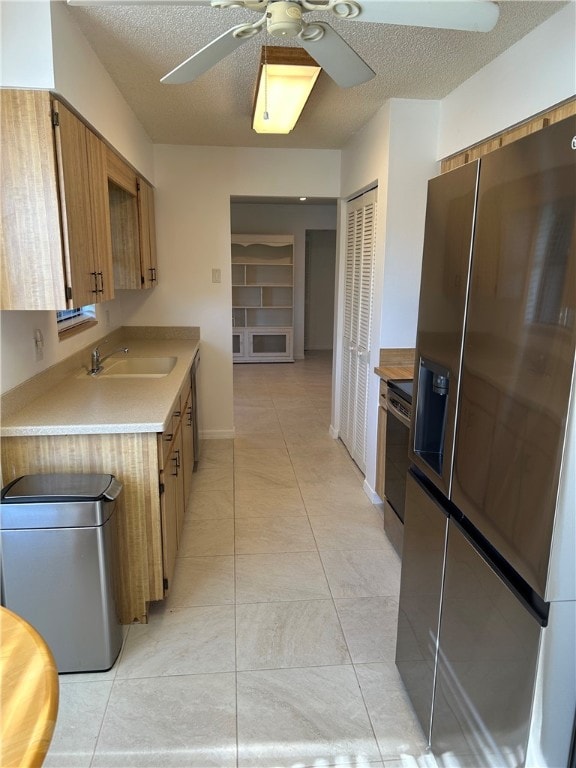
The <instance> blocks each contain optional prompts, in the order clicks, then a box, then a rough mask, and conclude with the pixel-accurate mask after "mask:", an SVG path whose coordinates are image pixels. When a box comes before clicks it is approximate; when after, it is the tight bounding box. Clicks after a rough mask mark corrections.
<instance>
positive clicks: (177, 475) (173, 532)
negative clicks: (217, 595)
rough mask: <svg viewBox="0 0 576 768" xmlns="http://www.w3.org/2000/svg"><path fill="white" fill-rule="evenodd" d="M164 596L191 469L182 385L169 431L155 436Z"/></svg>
mask: <svg viewBox="0 0 576 768" xmlns="http://www.w3.org/2000/svg"><path fill="white" fill-rule="evenodd" d="M158 458H159V472H160V516H161V520H162V565H163V579H162V587H163V590H164V592H166V591H168V590H169V589H170V586H171V582H172V578H173V575H174V566H175V565H176V554H177V552H178V547H179V545H180V542H181V539H182V529H183V527H184V515H185V512H186V507H187V505H188V498H189V495H190V487H191V479H192V471H193V467H194V450H193V430H192V390H191V387H190V381H189V380H188V381H186V383H185V384H184V386H183V387H182V389H181V390H180V393H179V395H178V397H177V398H176V401H175V403H174V405H173V408H172V421H171V424H170V427H169V429H168V430H167V431H166V432H162V434H160V435H159V436H158Z"/></svg>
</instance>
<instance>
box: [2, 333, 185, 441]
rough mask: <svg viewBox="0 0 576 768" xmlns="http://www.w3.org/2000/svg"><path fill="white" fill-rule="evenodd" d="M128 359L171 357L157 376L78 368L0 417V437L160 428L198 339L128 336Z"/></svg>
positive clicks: (177, 390)
mask: <svg viewBox="0 0 576 768" xmlns="http://www.w3.org/2000/svg"><path fill="white" fill-rule="evenodd" d="M126 346H127V347H128V349H129V352H128V354H127V355H124V354H122V353H120V354H119V355H114V356H113V357H110V358H108V360H107V361H105V362H104V364H103V365H104V367H106V363H108V365H109V364H110V363H111V362H112V361H115V360H117V359H125V358H128V357H176V358H177V361H176V364H175V366H174V368H173V369H172V371H170V373H169V374H168V375H167V376H163V377H161V378H134V377H131V378H102V377H101V376H89V375H88V374H87V373H86V375H85V376H83V375H82V371H83V370H86V369H81V368H78V369H77V370H76V372H75V373H71V374H70V376H69V377H67V378H66V379H65V380H64V381H63V382H62V383H60V384H59V385H58V386H56V387H53V388H52V389H49V390H48V391H47V392H46V393H44V394H43V395H42V396H41V397H38V398H36V399H35V400H33V401H31V402H30V403H29V404H27V405H26V406H25V407H24V408H22V409H20V410H18V411H17V412H16V413H14V414H11V415H9V416H8V417H6V418H5V419H3V422H2V427H1V429H0V435H1V436H2V437H18V436H26V435H68V434H86V435H90V434H110V433H130V432H163V431H164V430H165V428H167V426H168V423H169V421H170V418H171V415H172V414H171V408H172V404H173V403H174V400H175V399H176V396H177V395H178V392H179V391H180V388H181V386H182V384H183V382H184V379H185V377H186V374H187V372H188V370H189V369H190V366H191V364H192V361H193V359H194V356H195V354H196V352H197V351H198V349H199V346H200V342H199V341H198V339H129V340H128V341H127V342H126Z"/></svg>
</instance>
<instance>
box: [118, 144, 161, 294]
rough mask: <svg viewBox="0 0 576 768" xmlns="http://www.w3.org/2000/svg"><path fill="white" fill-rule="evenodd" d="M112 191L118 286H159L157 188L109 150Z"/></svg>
mask: <svg viewBox="0 0 576 768" xmlns="http://www.w3.org/2000/svg"><path fill="white" fill-rule="evenodd" d="M107 165H108V194H109V204H110V220H111V231H112V254H113V262H114V284H115V286H116V288H123V289H125V288H152V287H153V286H154V285H156V274H157V271H156V227H155V221H154V189H153V188H152V187H151V186H150V184H148V182H146V181H145V180H144V179H142V178H141V177H139V176H138V174H137V173H136V171H134V169H133V168H132V167H131V166H130V165H128V163H126V161H125V160H123V159H122V158H121V157H120V156H119V155H117V154H116V153H115V152H114V151H113V150H111V149H108V154H107Z"/></svg>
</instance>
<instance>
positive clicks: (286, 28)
mask: <svg viewBox="0 0 576 768" xmlns="http://www.w3.org/2000/svg"><path fill="white" fill-rule="evenodd" d="M266 16H267V29H268V33H269V34H270V35H272V36H273V37H296V35H298V34H299V33H300V31H301V30H302V8H301V7H300V5H299V4H298V3H294V2H290V0H276V2H272V3H270V5H269V6H268V10H267V11H266Z"/></svg>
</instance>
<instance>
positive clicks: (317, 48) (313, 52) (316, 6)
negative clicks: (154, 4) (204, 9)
mask: <svg viewBox="0 0 576 768" xmlns="http://www.w3.org/2000/svg"><path fill="white" fill-rule="evenodd" d="M69 2H70V0H69ZM198 4H203V5H204V4H206V5H208V3H200V2H199V3H198ZM209 4H210V5H211V6H212V7H214V8H246V9H248V10H250V11H256V12H261V16H260V18H259V19H258V20H257V21H255V22H253V23H247V24H239V25H237V26H235V27H232V29H229V30H228V31H227V32H224V33H223V34H222V35H220V36H219V37H217V38H216V39H215V40H213V41H212V42H211V43H208V45H206V46H204V48H202V49H200V50H199V51H197V52H196V53H194V54H193V55H192V56H190V58H188V59H186V61H183V62H182V64H179V65H178V66H177V67H175V68H174V69H173V70H172V71H171V72H169V73H168V74H167V75H165V76H164V77H163V78H162V79H161V82H162V83H167V84H169V85H179V84H183V83H189V82H191V81H192V80H195V79H196V78H197V77H199V76H200V75H202V74H203V73H204V72H206V71H208V70H209V69H211V68H212V67H213V66H214V65H215V64H217V63H218V62H219V61H220V60H221V59H223V58H225V57H226V56H228V55H229V54H231V53H232V52H233V51H235V50H236V48H238V47H239V46H240V45H242V43H244V42H246V41H247V40H248V39H250V38H251V37H253V36H254V35H257V34H258V33H259V32H261V31H262V29H264V28H266V31H267V33H268V34H269V35H271V36H272V37H277V38H296V40H297V41H298V42H299V44H300V45H301V46H302V47H303V48H304V49H305V50H306V51H307V52H308V53H309V54H310V56H312V58H313V59H315V60H316V61H317V63H318V65H319V66H321V67H322V68H323V69H324V70H325V71H326V72H327V73H328V75H329V76H330V77H331V78H332V80H334V82H335V83H336V84H337V85H339V86H340V87H342V88H349V87H350V86H354V85H360V84H361V83H365V82H367V81H368V80H370V79H371V78H373V77H374V76H375V72H374V71H373V70H372V69H371V68H370V67H369V66H368V64H366V62H365V61H363V59H361V58H360V56H359V55H358V54H357V53H356V51H354V50H353V48H351V47H350V46H349V45H348V43H347V42H346V41H345V40H344V39H343V38H342V37H341V36H340V35H339V34H338V33H337V32H336V31H335V30H334V29H332V27H330V26H329V25H328V24H326V22H324V21H310V22H308V21H306V20H305V19H304V14H306V13H308V12H310V11H317V12H320V11H327V12H329V13H330V14H331V15H332V16H334V17H335V18H337V19H346V20H348V19H350V20H354V21H367V22H372V23H378V24H400V25H407V26H418V27H433V28H440V29H458V30H467V31H472V32H489V31H490V30H491V29H493V27H494V26H495V24H496V22H497V20H498V15H499V8H498V5H497V4H496V3H495V2H492V1H491V0H390V1H389V0H212V2H211V3H209Z"/></svg>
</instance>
